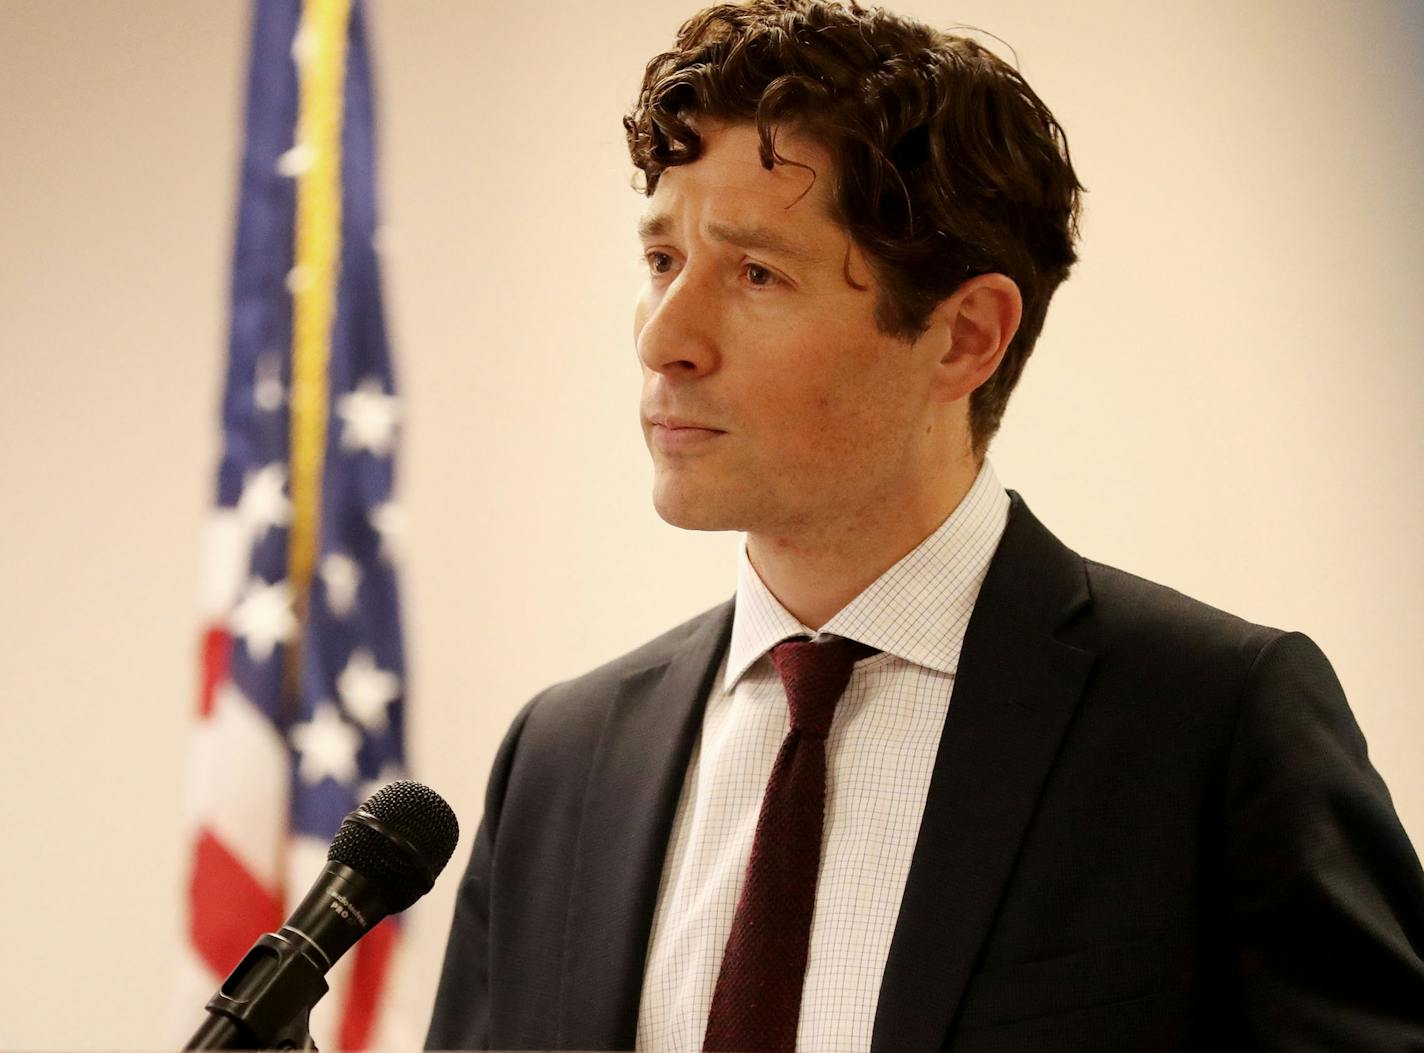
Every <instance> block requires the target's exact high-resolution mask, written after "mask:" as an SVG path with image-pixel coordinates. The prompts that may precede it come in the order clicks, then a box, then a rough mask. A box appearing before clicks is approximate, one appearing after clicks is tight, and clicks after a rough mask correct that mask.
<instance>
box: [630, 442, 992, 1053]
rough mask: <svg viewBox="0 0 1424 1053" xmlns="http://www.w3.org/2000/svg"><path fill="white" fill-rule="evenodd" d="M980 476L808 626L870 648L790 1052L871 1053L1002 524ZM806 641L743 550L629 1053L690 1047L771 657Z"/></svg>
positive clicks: (841, 745) (773, 740)
mask: <svg viewBox="0 0 1424 1053" xmlns="http://www.w3.org/2000/svg"><path fill="white" fill-rule="evenodd" d="M1008 512H1009V498H1008V494H1006V493H1005V492H1004V488H1003V487H1002V486H1001V485H1000V484H999V481H998V478H997V477H996V476H995V475H994V470H993V468H992V467H990V465H989V462H988V461H987V460H986V461H985V462H984V467H983V468H982V469H981V471H980V472H979V475H978V478H977V479H976V480H975V482H974V485H973V487H972V488H971V489H970V490H969V492H968V494H966V495H965V497H964V499H963V500H962V501H961V502H960V503H959V506H958V507H957V508H956V509H955V510H954V512H953V513H951V515H950V516H949V518H948V519H946V520H945V521H944V523H943V524H942V525H941V526H940V527H939V528H938V529H937V530H936V531H935V532H934V533H933V534H931V535H930V536H929V537H927V538H926V539H925V540H924V541H923V542H921V543H920V545H919V546H918V547H916V548H915V549H914V551H912V552H911V553H910V554H909V555H907V556H905V558H904V559H902V560H900V561H899V562H898V563H896V564H895V565H894V566H893V567H891V568H890V569H889V570H887V571H886V572H885V573H884V574H882V575H881V576H880V577H879V578H877V579H876V580H875V581H874V583H872V584H871V585H870V587H869V588H867V589H866V590H865V591H864V592H862V593H861V594H860V595H859V596H857V597H856V598H855V599H853V600H852V601H851V602H850V603H849V604H847V605H846V606H845V607H844V608H843V609H842V610H841V611H840V612H839V613H838V614H836V616H835V617H833V618H832V619H831V620H830V621H829V622H827V623H826V624H825V625H824V626H822V627H821V632H822V633H827V634H833V635H836V636H845V637H849V638H851V639H853V640H859V641H861V642H862V643H866V644H869V645H871V646H872V647H876V648H879V649H880V651H881V652H882V653H881V654H878V655H875V656H873V657H871V658H868V659H865V660H864V661H862V662H859V663H857V665H856V667H855V670H854V672H853V673H852V675H851V679H850V683H849V685H848V686H847V687H846V690H845V694H844V695H842V696H841V700H840V703H839V705H838V706H837V707H836V715H835V720H834V722H833V723H832V725H831V733H830V737H829V739H828V740H827V742H826V767H827V776H826V779H827V785H826V813H825V828H824V834H823V842H822V850H821V868H820V877H819V879H818V881H817V885H816V912H815V917H814V919H813V921H812V923H811V943H810V954H809V959H808V962H807V966H806V981H805V986H804V987H803V989H802V997H801V1019H800V1023H799V1027H798V1031H797V1048H798V1049H802V1050H817V1051H820V1050H825V1051H832V1050H846V1051H853V1050H868V1049H869V1048H870V1036H871V1030H872V1027H873V1026H874V1022H875V1006H876V1001H877V1000H878V998H879V996H880V980H881V976H882V974H883V973H884V971H885V961H886V958H887V956H888V955H889V952H890V940H891V937H892V936H893V935H894V931H895V920H896V918H897V916H898V915H899V911H900V897H901V895H902V894H903V893H904V890H905V880H906V878H907V877H908V875H909V872H910V857H911V855H912V853H913V852H914V848H915V839H916V837H917V836H918V834H919V828H920V819H921V817H922V816H923V814H924V808H925V797H926V795H927V793H928V791H929V784H930V775H931V772H932V771H933V768H934V761H935V754H936V752H937V751H938V749H939V739H940V732H941V731H942V729H943V727H944V720H945V715H946V713H948V711H949V697H950V692H951V690H952V689H953V687H954V676H955V670H956V669H957V668H958V665H959V652H960V649H961V647H962V646H963V643H964V630H965V628H966V626H967V625H968V624H969V615H970V612H971V611H972V610H973V609H974V601H975V599H976V598H977V597H978V595H979V587H980V586H981V585H982V584H983V582H984V576H985V574H986V573H987V571H988V568H989V561H990V559H991V558H992V557H993V554H994V550H995V548H997V547H998V544H999V539H1000V537H1002V535H1003V532H1004V526H1005V524H1006V523H1007V521H1008ZM797 634H806V635H810V636H816V635H817V634H816V633H814V632H812V631H811V630H810V629H808V628H806V627H805V626H804V625H802V624H801V623H800V622H799V621H798V620H797V619H796V618H795V617H793V616H792V615H791V614H790V613H788V612H787V610H786V609H785V608H784V607H783V606H782V605H781V604H780V603H778V602H777V600H776V597H774V596H773V595H772V594H771V593H770V592H769V591H768V590H767V588H766V586H765V585H764V584H762V581H761V579H760V578H759V577H758V576H757V573H756V571H755V569H754V568H753V567H752V565H751V563H750V561H749V560H748V559H747V554H746V546H745V544H743V546H742V554H741V561H740V568H739V573H738V579H737V600H736V613H735V614H734V616H733V621H732V639H731V645H730V646H729V648H728V651H727V656H726V658H725V659H724V660H723V665H722V669H721V671H720V675H719V676H718V677H717V679H716V680H715V681H714V687H713V689H712V692H711V695H710V697H709V698H708V700H707V707H706V712H705V714H704V715H703V719H702V733H701V737H700V739H699V741H698V743H697V746H696V748H695V749H694V751H693V755H692V760H691V762H690V763H689V764H688V768H687V776H686V778H685V780H684V782H683V788H682V796H681V798H680V799H679V802H678V807H677V814H676V817H675V818H674V820H673V827H672V835H671V838H670V840H669V842H668V851H667V856H666V859H665V860H664V863H663V874H662V884H661V886H660V888H659V891H658V901H657V909H656V912H655V914H654V917H653V929H652V937H651V941H650V944H649V948H648V959H647V966H646V969H645V970H644V974H643V993H642V1003H641V1006H640V1009H639V1013H638V1048H639V1049H640V1050H649V1051H658V1053H663V1051H695V1050H700V1049H701V1048H702V1038H703V1034H704V1032H705V1031H706V1029H707V1013H708V1010H709V1008H710V1007H711V1004H712V990H713V987H714V986H715V984H716V982H717V971H718V969H719V968H720V966H721V963H722V951H723V948H724V947H725V946H726V943H727V936H728V934H729V933H730V932H731V930H732V916H733V914H734V913H735V912H736V908H737V899H738V897H739V896H740V895H741V890H742V881H743V878H744V876H745V873H746V868H747V860H748V858H750V856H751V848H752V838H753V835H754V833H755V831H756V821H757V815H758V813H759V811H760V809H761V799H762V795H763V793H764V792H765V790H766V783H767V779H768V778H769V777H770V775H771V766H772V762H773V760H774V759H775V758H776V753H777V750H778V749H779V748H780V747H781V742H782V739H784V738H785V737H786V734H787V731H788V729H789V727H790V717H789V713H788V710H787V705H786V691H785V689H784V688H783V687H782V684H781V678H780V677H779V676H778V675H777V672H776V668H775V666H774V665H773V664H772V661H771V656H770V655H769V654H768V652H769V651H770V649H771V648H772V646H774V645H775V644H777V643H779V642H780V641H781V640H784V639H785V638H786V637H788V636H795V635H797Z"/></svg>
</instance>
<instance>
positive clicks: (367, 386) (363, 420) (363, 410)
mask: <svg viewBox="0 0 1424 1053" xmlns="http://www.w3.org/2000/svg"><path fill="white" fill-rule="evenodd" d="M336 414H337V416H339V417H340V418H341V419H342V421H343V422H344V423H345V427H344V428H342V430H341V445H342V447H343V448H344V449H348V450H370V451H371V452H372V453H374V454H376V455H377V456H380V457H384V456H386V455H387V454H389V453H390V452H391V447H392V446H394V445H395V438H396V421H397V420H398V419H399V418H400V400H399V399H397V398H396V397H395V396H394V395H387V394H386V391H385V385H384V384H382V383H381V380H380V378H379V377H367V378H366V379H365V380H363V381H361V383H360V384H358V385H357V387H356V390H355V391H352V392H350V393H349V394H346V395H342V396H341V397H340V398H339V399H337V400H336Z"/></svg>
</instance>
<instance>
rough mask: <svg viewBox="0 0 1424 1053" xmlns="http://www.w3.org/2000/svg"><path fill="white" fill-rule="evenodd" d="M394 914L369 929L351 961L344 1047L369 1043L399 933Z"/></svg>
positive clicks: (343, 1019)
mask: <svg viewBox="0 0 1424 1053" xmlns="http://www.w3.org/2000/svg"><path fill="white" fill-rule="evenodd" d="M397 931H398V930H397V929H396V922H395V919H394V918H387V919H385V921H383V922H381V923H380V924H379V925H377V926H376V927H375V928H374V929H372V930H371V931H370V932H368V933H367V934H366V935H365V936H364V937H363V938H362V940H361V942H360V943H358V944H357V945H356V948H355V951H354V952H353V953H355V955H356V960H355V962H353V963H352V969H351V986H350V988H348V990H347V993H346V1008H345V1011H344V1012H343V1013H342V1014H341V1040H340V1042H339V1045H340V1047H341V1048H342V1049H365V1048H367V1046H369V1045H370V1042H371V1032H372V1031H373V1030H374V1027H375V1021H376V1006H377V1003H378V1002H379V1000H380V997H381V988H382V987H383V986H384V985H385V980H386V973H387V971H388V969H389V967H390V961H391V954H392V952H393V951H394V950H395V944H396V936H397Z"/></svg>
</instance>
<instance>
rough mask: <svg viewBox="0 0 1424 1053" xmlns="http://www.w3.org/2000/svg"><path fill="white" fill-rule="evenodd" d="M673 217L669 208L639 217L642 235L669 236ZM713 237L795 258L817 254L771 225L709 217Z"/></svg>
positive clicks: (715, 239)
mask: <svg viewBox="0 0 1424 1053" xmlns="http://www.w3.org/2000/svg"><path fill="white" fill-rule="evenodd" d="M672 228H673V220H672V217H671V216H670V215H668V214H667V213H666V212H657V213H652V214H649V215H645V216H643V217H642V218H640V219H639V220H638V236H639V237H640V238H642V239H643V240H645V241H647V240H649V239H652V238H661V237H666V236H667V235H668V234H670V233H671V232H672ZM703 229H704V230H705V231H706V234H707V236H708V237H709V238H711V239H712V240H714V241H720V242H723V243H725V244H728V245H734V246H736V247H737V248H739V249H753V250H760V251H763V252H774V253H777V254H778V255H782V256H786V257H788V258H790V259H795V260H813V259H815V258H816V256H815V255H814V254H813V253H810V252H808V251H806V250H805V249H803V248H801V247H800V246H799V245H796V244H794V243H793V242H791V241H790V240H788V239H787V238H786V237H785V236H783V235H782V234H780V233H778V232H777V231H775V230H772V229H771V228H770V227H764V226H759V225H743V224H737V223H725V222H722V221H720V220H709V221H708V222H707V223H706V224H705V225H704V228H703Z"/></svg>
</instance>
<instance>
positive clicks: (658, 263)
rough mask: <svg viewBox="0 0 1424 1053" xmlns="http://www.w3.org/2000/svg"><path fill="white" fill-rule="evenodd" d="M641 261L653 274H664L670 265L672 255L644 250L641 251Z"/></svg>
mask: <svg viewBox="0 0 1424 1053" xmlns="http://www.w3.org/2000/svg"><path fill="white" fill-rule="evenodd" d="M643 262H644V263H646V264H647V265H648V270H650V271H652V272H653V273H654V274H666V273H667V272H668V269H669V268H670V267H672V257H671V256H669V255H668V254H667V253H666V252H656V251H654V252H645V253H643Z"/></svg>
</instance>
